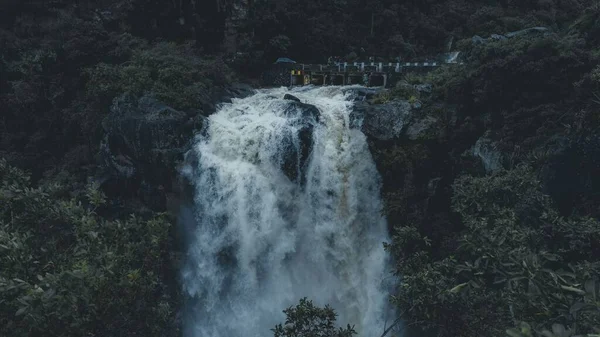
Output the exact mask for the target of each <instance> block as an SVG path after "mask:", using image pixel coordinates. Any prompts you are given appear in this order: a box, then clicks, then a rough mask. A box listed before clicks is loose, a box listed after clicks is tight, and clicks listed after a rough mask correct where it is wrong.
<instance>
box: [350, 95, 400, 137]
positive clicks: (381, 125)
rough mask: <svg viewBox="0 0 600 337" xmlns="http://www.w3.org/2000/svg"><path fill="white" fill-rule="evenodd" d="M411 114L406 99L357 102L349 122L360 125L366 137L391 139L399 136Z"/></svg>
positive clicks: (355, 125)
mask: <svg viewBox="0 0 600 337" xmlns="http://www.w3.org/2000/svg"><path fill="white" fill-rule="evenodd" d="M411 116H412V106H411V104H410V103H409V102H408V101H404V100H394V101H391V102H388V103H385V104H369V103H367V102H360V103H357V104H356V105H355V107H354V111H353V113H352V115H351V116H350V124H351V126H353V127H360V128H361V129H362V131H363V132H364V133H365V135H367V137H370V138H374V139H377V140H392V139H394V138H398V137H400V135H401V134H402V132H403V131H404V128H405V127H406V126H407V125H408V123H409V121H410V119H411Z"/></svg>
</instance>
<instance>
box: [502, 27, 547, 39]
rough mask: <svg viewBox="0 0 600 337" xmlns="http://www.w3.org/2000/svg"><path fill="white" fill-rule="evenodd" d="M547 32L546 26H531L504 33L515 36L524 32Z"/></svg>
mask: <svg viewBox="0 0 600 337" xmlns="http://www.w3.org/2000/svg"><path fill="white" fill-rule="evenodd" d="M546 32H548V28H546V27H531V28H526V29H521V30H518V31H515V32H510V33H506V37H509V38H510V37H515V36H519V35H524V34H530V33H546Z"/></svg>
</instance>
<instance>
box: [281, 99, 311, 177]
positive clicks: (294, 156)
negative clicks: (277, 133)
mask: <svg viewBox="0 0 600 337" xmlns="http://www.w3.org/2000/svg"><path fill="white" fill-rule="evenodd" d="M290 96H292V95H290ZM292 97H294V96H292ZM294 98H295V97H294ZM287 104H288V106H287V107H286V108H285V114H286V115H287V116H290V117H296V122H295V123H297V126H298V134H297V135H289V137H286V139H285V140H284V143H285V144H284V145H283V146H284V147H285V148H287V149H288V150H287V151H286V152H285V154H284V155H283V158H281V162H282V163H281V166H282V167H281V168H282V171H283V172H284V173H285V175H286V176H287V177H288V178H289V179H290V180H291V181H301V180H302V179H303V178H304V177H303V174H302V173H303V168H304V167H305V166H306V163H307V161H308V158H309V156H310V152H311V150H312V146H313V131H314V127H315V125H316V124H317V123H318V122H319V115H320V113H319V109H318V108H317V107H316V106H314V105H312V104H306V103H301V102H299V100H298V101H296V100H289V101H288V102H287ZM295 137H298V143H296V142H295V141H294V138H295Z"/></svg>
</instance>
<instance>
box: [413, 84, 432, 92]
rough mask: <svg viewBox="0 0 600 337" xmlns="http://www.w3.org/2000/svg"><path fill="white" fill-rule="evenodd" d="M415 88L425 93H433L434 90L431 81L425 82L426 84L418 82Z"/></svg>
mask: <svg viewBox="0 0 600 337" xmlns="http://www.w3.org/2000/svg"><path fill="white" fill-rule="evenodd" d="M414 88H415V89H416V90H417V91H418V92H420V93H424V94H431V92H432V91H433V87H432V85H431V83H425V84H416V85H415V86H414Z"/></svg>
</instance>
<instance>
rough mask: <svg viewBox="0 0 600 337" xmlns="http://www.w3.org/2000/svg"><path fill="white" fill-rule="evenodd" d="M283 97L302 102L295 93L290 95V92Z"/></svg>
mask: <svg viewBox="0 0 600 337" xmlns="http://www.w3.org/2000/svg"><path fill="white" fill-rule="evenodd" d="M283 99H287V100H290V101H296V102H300V99H299V98H298V97H296V96H294V95H290V94H285V95H284V96H283Z"/></svg>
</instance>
